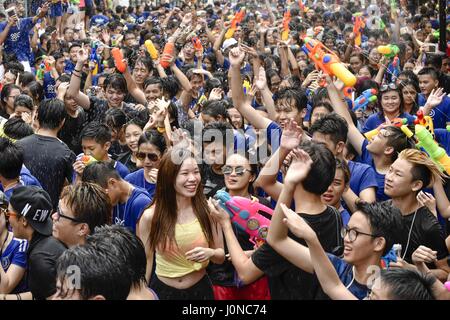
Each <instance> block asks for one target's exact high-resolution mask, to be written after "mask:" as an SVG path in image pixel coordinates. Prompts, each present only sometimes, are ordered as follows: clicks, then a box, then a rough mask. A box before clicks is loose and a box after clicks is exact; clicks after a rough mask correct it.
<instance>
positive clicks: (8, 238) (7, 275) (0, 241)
mask: <svg viewBox="0 0 450 320" xmlns="http://www.w3.org/2000/svg"><path fill="white" fill-rule="evenodd" d="M8 214H9V213H8V201H7V200H6V196H5V194H4V193H3V192H1V191H0V262H1V263H0V266H1V267H0V293H3V294H9V293H16V294H17V293H21V292H26V291H28V290H27V285H26V281H25V280H26V279H25V277H24V274H25V270H26V268H27V253H26V250H27V241H26V240H18V239H14V236H13V233H12V232H10V231H8V221H7V215H8Z"/></svg>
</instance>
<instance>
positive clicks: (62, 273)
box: [56, 243, 131, 300]
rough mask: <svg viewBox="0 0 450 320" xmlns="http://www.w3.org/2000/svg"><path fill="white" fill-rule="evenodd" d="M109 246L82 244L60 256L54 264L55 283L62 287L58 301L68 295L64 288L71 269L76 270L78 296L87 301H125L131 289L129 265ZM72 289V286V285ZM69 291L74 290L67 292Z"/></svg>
mask: <svg viewBox="0 0 450 320" xmlns="http://www.w3.org/2000/svg"><path fill="white" fill-rule="evenodd" d="M114 249H117V250H118V249H119V248H114V247H113V246H111V245H110V244H106V243H96V244H94V245H91V244H85V245H82V246H80V245H78V246H75V247H73V248H69V249H67V250H66V251H64V252H63V254H62V255H61V256H60V257H59V258H58V260H57V263H56V275H57V279H58V280H59V282H60V283H61V286H62V288H61V291H60V293H59V296H58V297H59V298H63V299H64V298H65V297H66V296H67V294H68V292H67V291H66V289H65V288H64V286H65V285H66V278H67V277H68V276H69V273H68V270H70V267H72V266H77V267H78V268H79V270H80V272H79V276H80V277H79V284H80V288H77V289H78V290H79V294H80V297H81V299H83V300H87V299H90V298H93V297H95V296H97V295H101V296H103V297H104V298H105V299H107V300H125V299H126V298H127V297H128V295H129V293H130V288H131V278H130V276H129V272H128V269H129V267H128V265H127V263H126V262H124V260H123V258H122V257H120V256H118V255H117V254H114V253H115V250H114ZM72 285H73V284H72ZM68 289H69V290H68V291H71V290H72V289H74V288H68Z"/></svg>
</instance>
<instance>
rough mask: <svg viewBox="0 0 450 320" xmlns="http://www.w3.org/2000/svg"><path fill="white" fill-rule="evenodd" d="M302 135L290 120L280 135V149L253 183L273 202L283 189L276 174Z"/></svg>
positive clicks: (300, 130)
mask: <svg viewBox="0 0 450 320" xmlns="http://www.w3.org/2000/svg"><path fill="white" fill-rule="evenodd" d="M302 134H303V131H302V129H301V128H300V127H299V126H298V125H297V123H296V122H295V121H292V120H290V121H289V122H288V123H287V124H286V126H285V129H284V130H283V133H282V135H281V143H280V147H279V148H278V149H277V151H275V153H274V154H273V155H272V156H271V157H270V158H269V160H268V161H267V162H266V164H265V165H264V167H263V168H262V170H261V172H260V173H259V176H258V179H256V181H255V185H256V186H258V187H260V188H262V189H263V190H264V191H265V192H266V193H267V194H268V195H269V196H270V197H271V198H272V199H274V200H278V199H279V197H280V193H281V190H282V188H283V184H282V183H281V182H278V181H277V176H278V172H279V171H280V168H281V166H282V165H283V163H284V161H285V159H286V157H287V156H288V154H289V152H291V150H292V149H294V148H296V147H298V145H299V144H300V142H301V139H302Z"/></svg>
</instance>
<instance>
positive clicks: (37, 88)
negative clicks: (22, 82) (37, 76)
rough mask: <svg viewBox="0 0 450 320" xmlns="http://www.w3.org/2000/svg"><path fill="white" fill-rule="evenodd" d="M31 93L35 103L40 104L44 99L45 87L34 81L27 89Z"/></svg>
mask: <svg viewBox="0 0 450 320" xmlns="http://www.w3.org/2000/svg"><path fill="white" fill-rule="evenodd" d="M25 88H26V89H28V90H29V91H30V94H31V97H32V98H33V101H34V102H35V103H36V104H38V103H39V102H40V101H42V100H43V99H44V87H43V86H42V85H41V84H40V83H39V82H37V81H32V82H30V83H29V84H27V85H26V87H25Z"/></svg>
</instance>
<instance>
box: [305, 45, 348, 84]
mask: <svg viewBox="0 0 450 320" xmlns="http://www.w3.org/2000/svg"><path fill="white" fill-rule="evenodd" d="M304 42H305V44H304V45H303V46H302V50H303V51H304V52H305V53H306V54H307V55H308V56H309V58H310V59H311V60H312V61H313V62H314V64H315V65H316V67H317V68H319V69H321V70H322V71H323V72H325V73H326V74H328V75H329V76H336V77H338V78H339V79H340V80H341V81H342V82H343V83H344V85H345V86H346V87H353V86H354V85H355V83H356V77H355V75H354V74H353V73H351V72H350V71H348V69H347V68H346V67H345V66H344V65H343V64H342V63H341V62H340V60H339V57H338V56H337V55H336V54H335V53H334V52H333V51H331V50H330V49H328V48H327V47H326V46H324V45H323V43H322V42H320V41H318V40H315V39H312V38H309V37H305V38H304Z"/></svg>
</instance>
